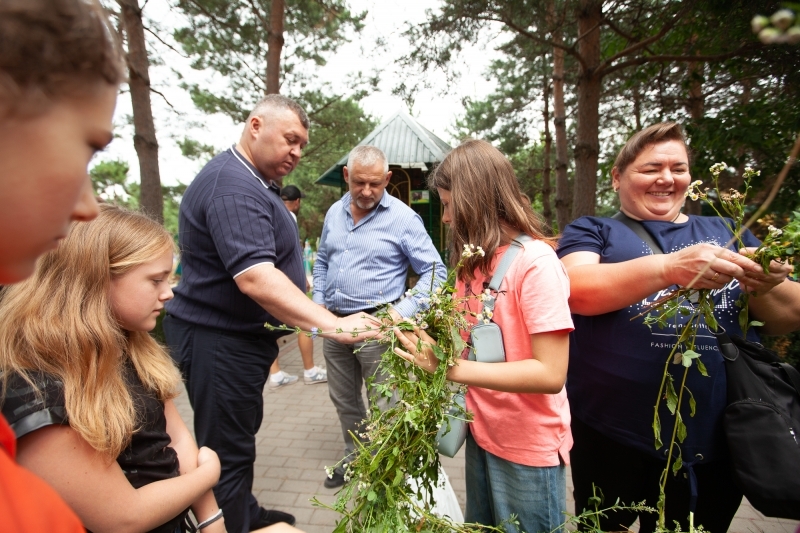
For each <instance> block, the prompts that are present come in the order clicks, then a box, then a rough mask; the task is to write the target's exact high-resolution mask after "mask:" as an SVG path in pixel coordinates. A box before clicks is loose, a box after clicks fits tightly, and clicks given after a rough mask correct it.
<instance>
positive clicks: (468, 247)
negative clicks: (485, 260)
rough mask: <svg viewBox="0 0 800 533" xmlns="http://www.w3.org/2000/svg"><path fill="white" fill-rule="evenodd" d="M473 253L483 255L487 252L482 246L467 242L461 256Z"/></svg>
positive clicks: (470, 255) (468, 255)
mask: <svg viewBox="0 0 800 533" xmlns="http://www.w3.org/2000/svg"><path fill="white" fill-rule="evenodd" d="M473 255H479V256H481V257H483V256H485V255H486V252H484V251H483V248H481V247H480V246H475V245H474V244H465V245H464V251H463V252H461V257H472V256H473Z"/></svg>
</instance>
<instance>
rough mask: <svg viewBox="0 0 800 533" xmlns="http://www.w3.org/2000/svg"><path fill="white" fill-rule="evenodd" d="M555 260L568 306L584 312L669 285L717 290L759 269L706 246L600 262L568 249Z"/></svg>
mask: <svg viewBox="0 0 800 533" xmlns="http://www.w3.org/2000/svg"><path fill="white" fill-rule="evenodd" d="M561 262H562V263H564V266H565V267H566V269H567V273H568V274H569V280H570V296H569V307H570V310H571V311H572V312H573V313H575V314H578V315H585V316H592V315H600V314H603V313H610V312H611V311H617V310H619V309H622V308H623V307H627V306H629V305H631V304H634V303H636V302H638V301H641V300H642V299H644V298H646V297H647V296H649V295H651V294H653V293H655V292H658V291H660V290H662V289H666V288H667V287H669V286H670V285H681V286H684V287H686V286H689V284H691V283H692V282H694V283H693V285H692V286H693V287H695V288H698V289H721V288H722V287H724V286H725V284H727V283H729V282H730V281H731V279H733V278H737V279H741V278H744V276H745V275H747V274H754V273H757V272H758V271H760V269H761V267H760V266H759V265H757V264H756V263H754V262H753V261H750V260H749V259H747V258H746V257H744V256H743V255H739V254H736V253H734V252H732V251H730V250H726V249H724V248H720V247H718V246H713V245H711V244H696V245H694V246H689V247H688V248H684V249H683V250H680V251H677V252H673V253H670V254H659V255H647V256H643V257H637V258H636V259H631V260H630V261H624V262H622V263H600V256H599V255H598V254H596V253H594V252H574V253H571V254H569V255H567V256H565V257H563V258H562V259H561ZM698 275H699V276H700V277H699V278H698V277H697V276H698ZM695 278H697V279H695Z"/></svg>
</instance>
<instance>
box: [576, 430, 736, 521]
mask: <svg viewBox="0 0 800 533" xmlns="http://www.w3.org/2000/svg"><path fill="white" fill-rule="evenodd" d="M572 437H573V439H574V441H575V444H574V445H573V447H572V451H571V452H570V462H571V467H572V483H573V485H574V487H575V488H574V491H573V496H574V497H575V510H576V512H577V513H580V511H581V510H582V509H584V508H591V509H593V507H590V506H589V504H588V501H589V498H590V497H591V496H592V483H594V484H595V486H597V487H599V488H600V490H601V491H602V493H603V496H604V504H605V505H604V506H602V507H600V508H601V509H602V508H603V507H607V506H610V505H611V504H613V503H614V502H615V501H616V500H617V498H619V500H620V503H623V504H630V503H639V502H641V501H642V500H644V501H646V504H647V505H648V506H650V507H652V508H654V509H655V508H656V504H657V503H658V485H659V479H660V477H661V473H662V472H663V471H664V466H665V464H666V462H665V461H662V460H659V459H657V458H655V457H653V456H652V455H650V454H647V453H645V452H642V451H639V450H637V449H635V448H630V447H628V446H625V445H623V444H620V443H618V442H617V441H614V440H611V439H609V438H608V437H606V436H604V435H603V434H602V433H600V432H598V431H596V430H594V429H592V428H591V427H589V426H587V425H586V424H584V423H583V422H581V421H580V420H578V419H576V418H575V417H574V416H573V417H572ZM694 471H695V474H696V476H697V495H698V496H697V507H696V509H695V513H694V525H695V526H698V525H701V524H702V525H703V526H704V527H705V529H706V531H711V532H712V533H725V532H726V531H727V530H728V527H729V526H730V524H731V521H732V520H733V517H734V515H735V514H736V511H737V509H738V508H739V504H740V503H741V502H742V493H741V491H740V490H739V489H738V488H737V487H736V485H735V484H734V481H733V478H732V477H731V466H730V463H729V461H728V460H727V459H720V460H717V461H711V462H709V463H706V464H697V465H695V466H694ZM689 497H690V488H689V481H688V479H687V478H686V477H685V471H683V470H682V471H680V472H678V475H677V476H673V475H672V473H671V472H670V474H669V478H668V481H667V486H666V511H667V512H666V524H665V525H666V526H667V528H669V529H673V528H674V526H675V524H674V522H678V523H680V524H681V529H682V530H683V531H688V528H689ZM637 517H638V518H639V532H640V533H650V532H652V531H654V530H655V527H656V524H657V522H658V514H656V513H644V512H643V513H641V514H640V515H637V514H636V513H634V512H631V511H624V512H619V511H618V512H615V513H608V516H607V517H606V518H603V519H601V525H602V528H603V531H619V530H620V529H619V528H620V526H622V527H625V528H627V527H629V526H630V525H631V524H633V522H634V521H635V520H636V518H637Z"/></svg>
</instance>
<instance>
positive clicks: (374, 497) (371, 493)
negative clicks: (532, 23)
mask: <svg viewBox="0 0 800 533" xmlns="http://www.w3.org/2000/svg"><path fill="white" fill-rule="evenodd" d="M377 499H378V495H377V494H375V491H374V490H371V491H369V494H367V500H369V501H371V502H374V501H375V500H377Z"/></svg>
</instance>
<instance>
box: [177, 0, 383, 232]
mask: <svg viewBox="0 0 800 533" xmlns="http://www.w3.org/2000/svg"><path fill="white" fill-rule="evenodd" d="M176 7H177V8H178V9H179V10H180V11H182V12H183V13H184V14H185V15H186V16H187V19H188V21H189V22H188V25H187V26H186V27H184V28H179V29H178V30H176V31H175V33H174V37H175V39H176V40H177V41H178V42H179V43H180V44H181V46H182V47H183V49H184V51H185V52H186V53H187V54H188V55H189V56H190V57H191V58H192V67H193V68H195V69H199V70H203V69H209V70H211V71H213V72H215V73H216V74H219V75H220V76H222V77H223V78H224V79H225V81H226V82H227V87H226V88H225V89H223V90H221V91H217V90H215V91H211V90H209V89H208V88H207V87H206V86H201V85H199V84H184V88H186V89H187V90H188V91H189V93H190V95H191V97H192V100H193V101H194V103H195V105H196V106H197V107H198V108H199V109H200V110H202V111H204V112H206V113H223V114H225V115H227V116H229V117H230V118H231V119H232V120H233V121H234V122H244V121H245V119H246V118H247V116H248V114H249V113H250V110H251V109H252V108H253V106H254V105H255V103H256V102H257V101H258V100H259V99H260V98H261V97H262V96H263V95H264V93H265V92H266V64H267V33H268V29H269V17H270V7H271V2H270V1H269V0H254V1H248V2H244V1H241V0H240V1H236V2H228V1H220V0H178V2H177V6H176ZM365 16H366V13H352V12H351V11H350V10H349V9H348V6H347V2H346V1H345V0H287V2H286V6H285V17H284V37H285V43H284V47H283V52H282V54H281V81H282V86H281V92H282V94H285V95H287V96H289V97H290V98H292V99H294V100H295V101H297V102H298V103H299V104H300V105H301V106H303V108H304V109H305V111H306V113H307V114H308V116H309V120H310V121H311V128H310V140H309V144H308V146H307V147H306V149H305V150H304V152H303V158H302V159H301V161H300V165H299V166H298V167H297V169H296V170H295V171H294V173H293V174H291V175H290V176H288V177H287V178H286V179H285V180H284V183H285V184H294V185H297V186H298V187H299V188H300V190H302V191H303V192H304V193H305V194H306V198H304V199H303V202H302V207H301V211H300V216H299V217H298V223H299V226H300V237H301V239H303V240H304V239H309V240H310V241H311V242H312V243H314V242H315V241H316V238H317V237H319V235H320V234H321V232H322V222H323V220H324V216H325V212H326V211H327V209H328V207H329V206H330V205H331V204H332V203H333V202H334V201H336V200H337V199H338V198H339V197H340V191H338V190H336V189H334V188H329V187H321V186H318V185H315V184H314V181H315V180H316V179H317V178H318V177H319V176H320V175H322V173H323V172H325V170H327V169H328V168H330V166H332V165H333V164H334V163H336V161H337V160H338V159H339V158H341V157H342V156H343V155H344V154H346V153H347V152H348V151H349V150H350V149H351V148H352V147H353V146H355V145H356V144H358V142H359V141H360V140H361V139H362V138H364V137H365V136H366V135H367V134H368V133H369V132H370V131H371V130H372V129H373V128H374V127H375V126H376V125H377V122H376V121H375V120H374V119H373V118H372V117H369V116H367V115H366V114H365V113H364V111H363V110H362V109H361V107H360V105H359V101H360V100H361V98H363V96H364V94H365V93H364V92H363V91H359V90H356V91H354V92H353V93H352V94H351V95H349V96H345V95H342V94H334V93H332V91H331V90H330V89H329V87H327V86H326V84H324V83H319V81H318V80H316V79H313V82H314V84H313V87H314V88H313V89H312V88H311V81H312V77H313V76H312V73H313V69H314V68H315V67H316V66H319V65H324V64H325V57H326V55H327V54H330V53H333V52H335V51H336V50H337V48H338V47H339V45H340V44H342V43H344V42H346V41H347V40H348V39H349V37H350V36H351V35H352V34H353V33H356V32H359V31H360V30H361V28H362V20H363V19H364V17H365ZM362 81H363V80H361V79H360V78H358V79H356V80H354V81H353V84H356V85H357V84H359V83H361V82H362ZM179 145H180V146H181V150H182V151H183V152H184V154H185V155H187V157H197V158H203V157H207V156H208V155H209V153H210V151H213V148H211V147H208V146H204V145H201V144H200V143H197V142H196V141H192V140H190V139H185V140H183V141H181V142H180V143H179Z"/></svg>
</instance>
